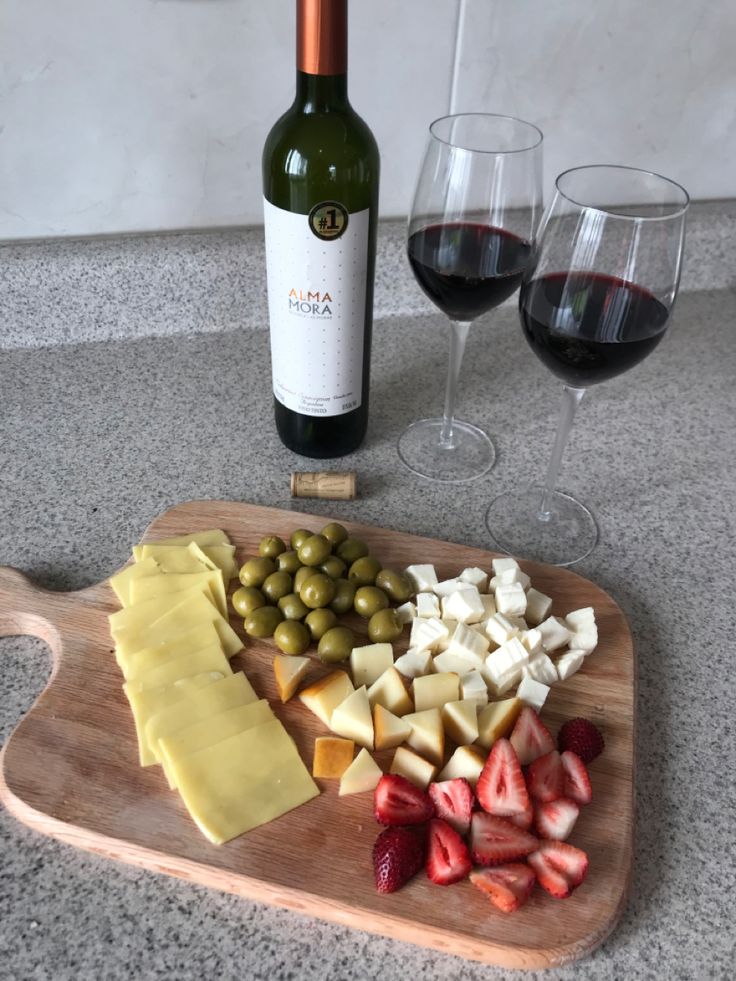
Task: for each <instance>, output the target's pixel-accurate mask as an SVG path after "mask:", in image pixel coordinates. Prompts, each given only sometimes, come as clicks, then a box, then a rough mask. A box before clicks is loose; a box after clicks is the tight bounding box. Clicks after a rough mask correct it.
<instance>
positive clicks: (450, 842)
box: [426, 818, 473, 886]
mask: <svg viewBox="0 0 736 981" xmlns="http://www.w3.org/2000/svg"><path fill="white" fill-rule="evenodd" d="M428 840H429V848H428V851H427V866H426V867H427V875H428V876H429V878H430V879H431V880H432V882H436V883H437V885H438V886H449V885H450V884H451V883H453V882H459V881H460V879H464V878H465V877H466V876H467V875H469V873H470V870H471V869H472V867H473V866H472V863H471V861H470V852H469V851H468V846H467V845H466V844H465V842H464V841H463V839H462V838H461V837H460V835H459V834H458V833H457V831H455V829H454V828H452V827H450V825H449V824H448V823H447V821H443V820H442V819H441V818H432V820H431V821H430V822H429V834H428Z"/></svg>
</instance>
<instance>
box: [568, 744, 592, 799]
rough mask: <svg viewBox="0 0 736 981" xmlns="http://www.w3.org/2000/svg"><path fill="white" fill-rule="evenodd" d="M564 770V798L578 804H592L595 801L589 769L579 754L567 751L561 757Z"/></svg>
mask: <svg viewBox="0 0 736 981" xmlns="http://www.w3.org/2000/svg"><path fill="white" fill-rule="evenodd" d="M560 760H561V762H562V769H563V771H564V773H565V784H564V787H563V796H565V797H569V799H570V800H574V801H575V803H576V804H590V802H591V800H592V799H593V789H592V787H591V786H590V777H589V776H588V768H587V767H586V765H585V763H583V761H582V760H581V759H580V757H579V756H578V755H577V753H573V752H572V750H569V749H566V750H565V752H564V753H562V754H561V755H560Z"/></svg>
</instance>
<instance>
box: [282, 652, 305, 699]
mask: <svg viewBox="0 0 736 981" xmlns="http://www.w3.org/2000/svg"><path fill="white" fill-rule="evenodd" d="M311 664H312V659H311V658H309V657H300V656H299V655H297V654H276V655H275V656H274V659H273V673H274V677H275V678H276V684H277V685H278V688H279V696H280V698H281V701H282V702H288V701H289V699H290V698H291V697H292V696H293V695H294V693H295V692H296V690H297V688H298V687H299V685H300V684H301V682H302V679H303V678H304V677H305V675H306V674H307V672H308V671H309V668H310V666H311Z"/></svg>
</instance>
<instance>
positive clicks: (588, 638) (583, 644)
mask: <svg viewBox="0 0 736 981" xmlns="http://www.w3.org/2000/svg"><path fill="white" fill-rule="evenodd" d="M567 643H568V645H569V646H570V647H572V648H573V650H577V651H585V654H586V656H587V655H588V654H591V653H592V652H593V651H594V650H595V649H596V647H597V646H598V627H596V625H595V624H593V626H592V627H585V628H584V629H583V630H577V631H576V632H575V633H573V634H570V639H569V640H568V642H567Z"/></svg>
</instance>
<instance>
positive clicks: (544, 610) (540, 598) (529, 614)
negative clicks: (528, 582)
mask: <svg viewBox="0 0 736 981" xmlns="http://www.w3.org/2000/svg"><path fill="white" fill-rule="evenodd" d="M551 609H552V600H551V599H550V597H549V596H545V595H544V593H540V592H539V590H538V589H535V588H534V586H530V588H529V589H528V590H527V594H526V613H525V614H524V616H525V617H526V618H527V620H528V621H529V623H531V624H532V625H533V626H536V625H537V624H539V623H541V622H542V620H546V619H547V617H548V616H549V611H550V610H551Z"/></svg>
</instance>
